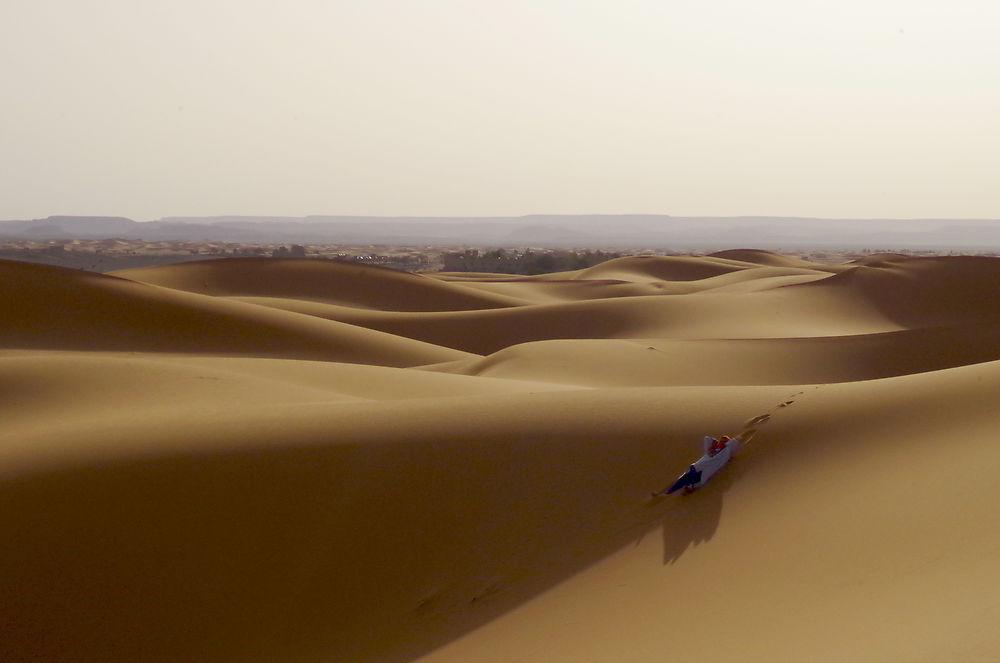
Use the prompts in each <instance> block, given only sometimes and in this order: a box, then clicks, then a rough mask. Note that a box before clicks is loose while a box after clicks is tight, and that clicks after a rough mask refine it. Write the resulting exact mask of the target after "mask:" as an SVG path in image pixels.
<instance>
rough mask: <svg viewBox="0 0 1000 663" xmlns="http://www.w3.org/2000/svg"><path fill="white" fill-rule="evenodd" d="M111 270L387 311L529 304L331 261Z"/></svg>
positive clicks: (203, 289)
mask: <svg viewBox="0 0 1000 663" xmlns="http://www.w3.org/2000/svg"><path fill="white" fill-rule="evenodd" d="M112 273H113V274H114V275H116V276H120V277H122V278H126V279H131V280H133V281H140V282H142V283H152V284H155V285H161V286H165V287H168V288H174V289H176V290H186V291H189V292H198V293H201V294H205V295H216V296H220V295H231V296H248V297H291V298H294V299H306V300H312V301H320V302H329V303H331V304H341V305H344V306H360V307H362V308H375V309H379V310H385V311H464V310H468V309H480V308H497V307H504V306H518V305H520V304H523V303H525V302H524V301H523V300H521V299H519V298H516V297H505V296H502V295H491V294H488V293H484V292H482V291H478V290H475V289H469V288H463V287H461V286H460V285H455V284H450V283H446V282H444V281H441V280H439V279H434V278H430V277H426V276H421V275H420V274H410V273H407V272H400V271H397V270H393V269H386V268H384V267H375V266H371V265H361V264H357V263H351V262H336V261H332V260H303V259H281V258H277V259H275V258H233V259H230V260H225V261H219V260H206V261H201V262H186V263H181V264H177V265H168V266H161V267H143V268H138V269H125V270H120V271H117V272H112Z"/></svg>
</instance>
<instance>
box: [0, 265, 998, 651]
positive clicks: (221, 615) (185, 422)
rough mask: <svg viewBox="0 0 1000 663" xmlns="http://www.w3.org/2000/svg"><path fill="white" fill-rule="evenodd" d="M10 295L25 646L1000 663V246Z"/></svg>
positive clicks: (52, 270)
mask: <svg viewBox="0 0 1000 663" xmlns="http://www.w3.org/2000/svg"><path fill="white" fill-rule="evenodd" d="M0 295H2V296H0V407H2V413H3V419H2V423H0V528H2V531H3V533H4V542H3V545H0V661H4V662H22V661H23V662H27V661H66V662H70V661H72V662H74V663H76V662H89V661H95V662H96V661H157V662H158V661H164V662H166V661H170V662H171V663H176V662H178V661H184V662H188V661H206V662H208V661H212V662H213V663H217V662H229V661H232V662H257V661H261V662H264V661H267V662H279V663H299V662H302V663H306V662H309V663H312V662H316V663H318V662H326V661H338V662H347V663H362V662H364V663H368V662H376V661H377V662H379V663H383V662H388V663H406V662H410V661H420V662H421V663H457V662H459V661H462V662H465V661H487V662H492V661H495V662H496V663H509V662H512V661H531V662H536V661H537V662H539V663H541V662H543V661H544V662H550V661H555V662H563V661H565V662H567V663H568V662H572V663H583V662H595V663H596V662H610V661H615V662H625V663H633V662H634V663H644V662H646V661H662V660H673V659H675V658H684V659H689V660H700V661H707V662H714V661H732V660H739V661H744V662H752V661H831V662H832V661H843V660H848V659H850V660H862V661H907V662H910V661H930V660H935V661H938V660H948V661H989V660H1000V636H998V635H997V630H996V625H997V624H998V623H1000V599H998V598H997V591H996V590H997V587H1000V570H998V565H997V560H998V559H1000V527H997V526H996V524H995V515H994V514H995V505H996V503H997V499H998V498H1000V482H998V481H997V476H998V475H1000V444H997V443H996V442H995V440H994V437H995V433H994V431H995V429H996V424H997V422H998V420H1000V410H998V407H997V402H998V395H1000V259H996V258H988V257H964V256H951V257H920V258H917V257H906V256H892V255H884V256H872V257H870V258H866V259H865V260H862V261H858V262H850V263H844V264H840V265H830V264H820V263H811V262H809V261H806V260H803V259H801V258H792V257H787V256H781V255H777V254H774V253H767V252H763V251H754V250H737V251H725V252H721V253H719V254H713V255H709V256H699V257H686V256H650V257H629V258H620V259H616V260H613V261H610V262H608V263H604V264H601V265H597V266H595V267H591V268H588V269H584V270H580V271H577V272H563V273H559V274H546V275H541V276H534V277H512V276H499V275H488V274H482V275H477V274H419V275H418V274H409V273H401V272H394V271H390V270H387V269H381V268H377V267H371V266H365V265H358V264H345V263H334V262H330V261H320V260H307V259H264V258H261V259H252V258H242V259H223V260H213V261H208V262H196V263H182V264H175V265H167V266H161V267H150V268H139V269H130V270H123V271H120V272H115V273H112V274H108V275H103V274H95V273H89V272H83V271H77V270H71V269H64V268H59V267H51V266H44V265H37V264H27V263H20V262H11V261H0ZM721 434H729V435H734V436H738V437H739V438H740V439H741V440H742V441H743V443H744V444H743V446H742V447H741V449H740V452H739V453H738V454H737V455H736V457H735V458H734V460H733V462H731V463H730V464H729V465H728V466H726V467H725V468H724V469H723V470H722V471H721V472H720V473H719V474H718V475H716V477H714V478H713V479H712V481H710V482H709V483H707V484H706V485H705V486H704V487H702V488H700V489H699V490H697V491H695V492H694V493H693V494H691V495H687V496H682V495H680V494H675V495H671V496H668V497H664V498H654V497H651V493H652V492H655V491H658V490H660V489H661V488H663V487H664V486H665V485H667V484H669V483H670V482H671V481H672V480H673V479H674V478H675V477H676V476H677V475H679V474H680V473H682V472H683V471H685V469H686V468H687V467H688V465H689V464H690V463H691V462H693V461H694V460H695V459H696V458H697V457H698V456H700V455H701V438H702V436H703V435H721Z"/></svg>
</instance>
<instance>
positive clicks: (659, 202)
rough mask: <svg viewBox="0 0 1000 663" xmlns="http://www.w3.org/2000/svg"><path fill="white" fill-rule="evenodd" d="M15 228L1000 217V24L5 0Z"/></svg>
mask: <svg viewBox="0 0 1000 663" xmlns="http://www.w3.org/2000/svg"><path fill="white" fill-rule="evenodd" d="M0 90H2V96H0V219H27V218H37V217H44V216H48V215H51V214H99V215H121V216H128V217H131V218H133V219H136V220H151V219H155V218H159V217H162V216H176V215H197V216H201V215H215V214H259V215H306V214H350V215H353V214H358V215H442V216H463V215H468V216H472V215H475V216H482V215H521V214H531V213H549V214H571V213H595V214H596V213H661V214H673V215H689V216H701V215H743V214H746V215H782V216H819V217H902V218H911V217H967V218H972V217H979V218H998V217H1000V2H997V1H996V0H941V1H937V0H935V1H922V0H835V1H821V0H754V1H750V0H609V1H603V0H592V1H586V0H497V1H493V0H325V1H324V0H282V1H281V2H278V1H277V0H275V1H269V2H266V1H261V0H170V1H166V0H158V1H156V2H151V1H148V0H0Z"/></svg>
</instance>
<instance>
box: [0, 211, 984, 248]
mask: <svg viewBox="0 0 1000 663" xmlns="http://www.w3.org/2000/svg"><path fill="white" fill-rule="evenodd" d="M0 238H7V239H8V240H11V239H14V240H16V239H23V240H46V239H49V240H71V239H102V238H121V239H135V240H144V241H167V240H204V241H221V242H243V243H251V244H252V243H284V244H287V243H296V244H310V243H314V244H345V245H357V244H383V245H392V244H395V245H436V246H456V247H458V246H492V247H508V248H517V247H525V246H528V247H539V248H554V249H558V248H583V249H586V248H614V249H641V248H649V249H673V250H686V249H713V250H714V249H724V248H732V247H734V246H753V247H757V248H763V249H795V248H810V247H811V248H819V247H829V248H855V249H865V248H867V249H880V248H881V249H917V250H919V249H931V250H941V249H945V250H956V251H965V252H968V251H981V250H996V249H1000V220H997V219H816V218H798V217H763V216H743V217H676V216H668V215H664V214H590V215H582V214H581V215H543V214H536V215H527V216H520V217H376V216H370V217H365V216H305V217H275V216H259V217H258V216H214V217H165V218H163V219H160V220H158V221H148V222H136V221H133V220H132V219H127V218H124V217H105V216H50V217H47V218H45V219H32V220H20V221H0Z"/></svg>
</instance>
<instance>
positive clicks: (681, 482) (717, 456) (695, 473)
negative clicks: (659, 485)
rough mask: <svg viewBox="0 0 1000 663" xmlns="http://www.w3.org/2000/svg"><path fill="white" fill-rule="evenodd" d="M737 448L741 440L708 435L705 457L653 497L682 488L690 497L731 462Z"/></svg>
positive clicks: (705, 440)
mask: <svg viewBox="0 0 1000 663" xmlns="http://www.w3.org/2000/svg"><path fill="white" fill-rule="evenodd" d="M737 446H739V440H737V439H734V438H731V437H729V436H728V435H723V436H722V437H720V438H718V439H717V438H714V437H710V436H708V435H706V436H705V439H704V441H703V449H704V455H703V456H702V457H701V458H699V459H698V460H696V461H695V462H694V463H693V464H692V465H691V466H690V468H688V471H687V472H685V473H684V474H682V475H681V476H680V477H678V478H677V480H676V481H674V482H673V483H672V484H670V485H669V486H668V487H666V488H664V489H663V490H661V491H659V492H657V493H653V497H662V496H663V495H669V494H670V493H674V492H676V491H678V490H681V489H682V488H683V489H684V494H685V495H690V494H691V493H693V492H694V491H695V490H696V489H697V488H700V487H702V486H703V485H705V483H707V482H708V480H709V479H710V478H712V476H713V475H714V474H715V473H716V472H718V471H719V470H721V469H722V467H723V466H724V465H725V464H726V463H728V462H729V460H730V459H731V458H732V457H733V452H734V451H735V450H736V447H737Z"/></svg>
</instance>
